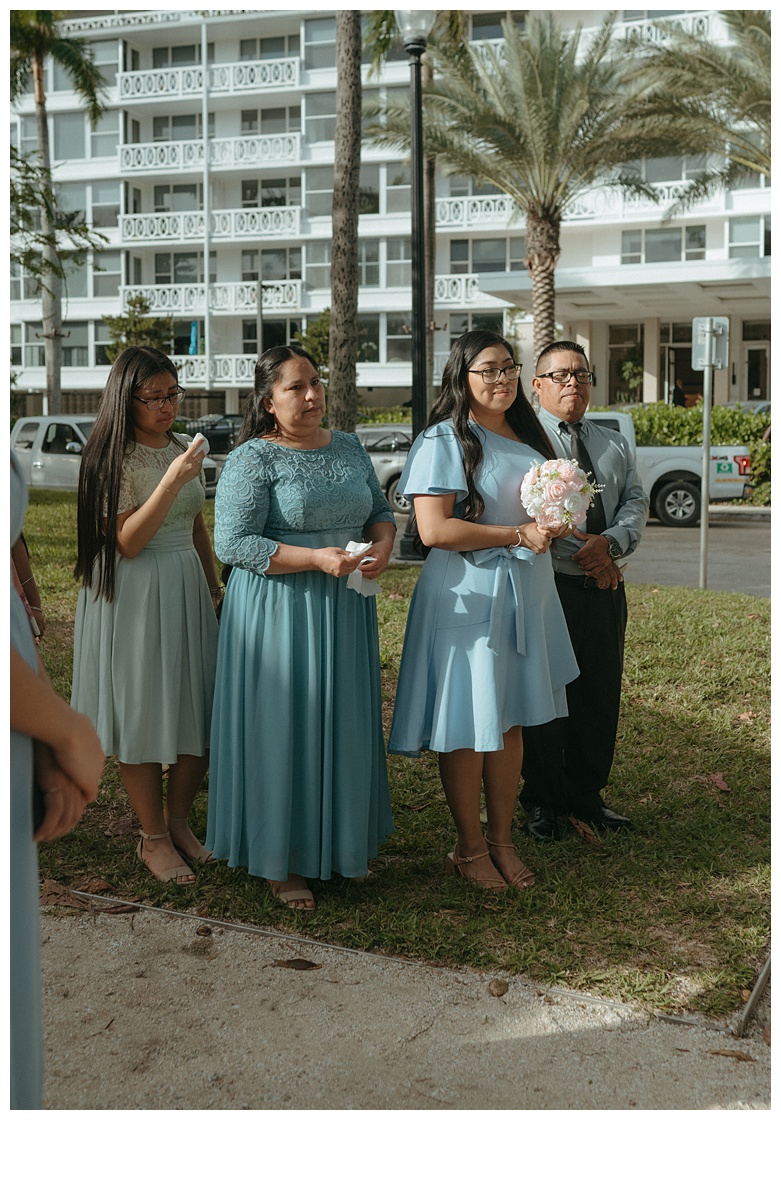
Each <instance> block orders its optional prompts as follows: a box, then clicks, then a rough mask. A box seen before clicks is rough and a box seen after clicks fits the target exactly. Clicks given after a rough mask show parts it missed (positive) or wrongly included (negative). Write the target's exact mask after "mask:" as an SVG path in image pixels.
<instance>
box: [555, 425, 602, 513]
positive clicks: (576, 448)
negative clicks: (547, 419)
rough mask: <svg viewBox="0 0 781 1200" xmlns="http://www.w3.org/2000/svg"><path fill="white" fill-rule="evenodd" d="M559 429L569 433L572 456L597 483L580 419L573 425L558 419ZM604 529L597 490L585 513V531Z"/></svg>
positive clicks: (591, 479)
mask: <svg viewBox="0 0 781 1200" xmlns="http://www.w3.org/2000/svg"><path fill="white" fill-rule="evenodd" d="M559 429H560V430H561V432H562V433H564V434H569V439H570V446H571V448H572V457H573V458H574V459H575V460H576V461H577V464H578V466H579V467H581V468H582V469H583V470H584V471H585V472H586V474H587V475H588V477H589V483H599V480H598V479H597V475H596V471H595V470H594V464H593V463H592V461H591V458H590V456H589V452H588V450H587V449H586V443H585V442H584V441H583V438H582V437H581V436H580V430H581V425H580V421H576V422H575V424H574V425H568V424H567V422H566V421H560V422H559ZM605 529H607V519H606V517H605V506H604V504H603V503H602V495H601V493H600V492H597V493H596V495H594V496H592V497H591V504H590V505H589V507H588V512H587V513H586V533H602V532H604V530H605Z"/></svg>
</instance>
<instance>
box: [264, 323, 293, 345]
mask: <svg viewBox="0 0 781 1200" xmlns="http://www.w3.org/2000/svg"><path fill="white" fill-rule="evenodd" d="M300 333H301V321H300V320H299V318H298V317H287V318H285V317H281V318H276V319H275V320H273V321H264V322H263V349H264V350H270V349H271V347H272V346H289V345H290V343H291V342H293V341H295V340H296V339H297V338H298V336H299V334H300Z"/></svg>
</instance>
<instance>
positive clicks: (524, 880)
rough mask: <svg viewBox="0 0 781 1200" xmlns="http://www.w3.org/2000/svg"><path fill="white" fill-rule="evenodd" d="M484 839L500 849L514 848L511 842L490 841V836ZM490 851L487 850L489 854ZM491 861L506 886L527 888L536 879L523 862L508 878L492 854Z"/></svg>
mask: <svg viewBox="0 0 781 1200" xmlns="http://www.w3.org/2000/svg"><path fill="white" fill-rule="evenodd" d="M485 840H486V843H487V844H488V845H489V846H497V847H498V848H499V849H500V850H514V849H515V846H514V845H513V844H512V842H492V841H491V839H490V838H486V839H485ZM490 853H491V852H490V850H489V854H490ZM491 862H492V863H493V864H494V866H495V867H496V869H497V871H498V872H499V874H500V875H501V877H502V879H503V880H504V881H505V883H506V884H507V886H508V887H514V888H519V889H520V888H528V887H531V886H532V885H533V884H534V883H536V880H535V878H534V872H533V871H530V870H529V868H528V867H527V866H525V865H524V864H523V863H521V869H520V871H519V872H518V874H517V875H514V876H513V878H512V879H508V878H507V876H506V875H505V873H504V871H503V870H502V868H501V867H500V866H499V864H498V862H496V861H495V860H494V856H493V854H491Z"/></svg>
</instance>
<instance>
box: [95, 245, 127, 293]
mask: <svg viewBox="0 0 781 1200" xmlns="http://www.w3.org/2000/svg"><path fill="white" fill-rule="evenodd" d="M92 261H93V266H92V294H93V296H118V295H119V285H120V283H121V278H122V265H121V257H120V252H119V250H104V251H103V253H102V254H93V256H92Z"/></svg>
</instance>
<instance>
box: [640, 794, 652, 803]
mask: <svg viewBox="0 0 781 1200" xmlns="http://www.w3.org/2000/svg"><path fill="white" fill-rule="evenodd" d="M650 799H651V797H650V796H638V797H637V803H638V804H648V803H649V802H650Z"/></svg>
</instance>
